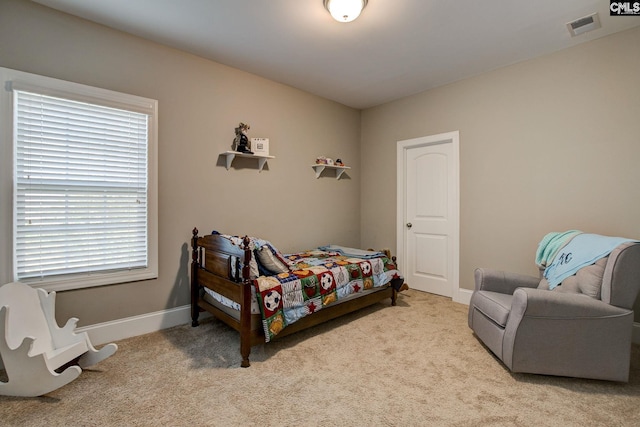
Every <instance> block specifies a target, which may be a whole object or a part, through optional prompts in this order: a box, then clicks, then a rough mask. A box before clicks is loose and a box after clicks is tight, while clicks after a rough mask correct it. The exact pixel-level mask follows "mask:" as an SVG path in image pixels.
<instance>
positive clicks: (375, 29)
mask: <svg viewBox="0 0 640 427" xmlns="http://www.w3.org/2000/svg"><path fill="white" fill-rule="evenodd" d="M34 1H36V2H37V3H41V4H43V5H46V6H49V7H52V8H55V9H58V10H61V11H64V12H67V13H70V14H73V15H77V16H80V17H83V18H86V19H89V20H91V21H95V22H98V23H101V24H104V25H106V26H109V27H113V28H116V29H119V30H122V31H125V32H128V33H131V34H135V35H137V36H140V37H144V38H146V39H150V40H154V41H156V42H159V43H162V44H165V45H168V46H172V47H175V48H178V49H182V50H184V51H187V52H191V53H194V54H196V55H200V56H202V57H205V58H210V59H212V60H214V61H216V62H219V63H222V64H226V65H229V66H232V67H235V68H238V69H241V70H245V71H248V72H250V73H254V74H257V75H260V76H263V77H265V78H268V79H270V80H274V81H277V82H281V83H284V84H287V85H290V86H293V87H296V88H299V89H302V90H305V91H307V92H310V93H313V94H316V95H319V96H322V97H325V98H328V99H332V100H335V101H337V102H340V103H342V104H345V105H348V106H350V107H354V108H367V107H371V106H375V105H379V104H382V103H385V102H388V101H392V100H394V99H398V98H402V97H405V96H407V95H412V94H415V93H418V92H422V91H424V90H427V89H430V88H434V87H437V86H441V85H444V84H447V83H451V82H454V81H457V80H460V79H464V78H467V77H471V76H474V75H478V74H481V73H485V72H487V71H490V70H494V69H496V68H499V67H502V66H505V65H509V64H513V63H516V62H519V61H523V60H526V59H530V58H533V57H536V56H540V55H544V54H547V53H550V52H554V51H557V50H560V49H564V48H567V47H570V46H574V45H576V44H579V43H582V42H585V41H589V40H593V39H595V38H599V37H603V36H606V35H609V34H612V33H615V32H618V31H622V30H625V29H629V28H631V27H635V26H639V25H640V17H637V16H628V17H619V16H613V17H612V16H609V1H608V0H369V4H368V6H367V7H366V8H365V10H364V11H363V12H362V14H361V15H360V17H359V18H358V19H357V20H356V21H354V22H351V23H346V24H345V23H338V22H335V21H334V20H333V19H332V18H331V16H330V15H329V13H328V12H327V11H326V10H325V9H324V7H323V2H322V0H102V1H98V0H91V1H89V0H34ZM594 12H598V13H599V17H600V21H601V23H602V28H600V29H597V30H594V31H592V32H589V33H585V34H582V35H579V36H576V37H571V36H570V34H569V32H568V30H567V27H566V23H567V22H570V21H573V20H576V19H578V18H582V17H584V16H586V15H590V14H592V13H594Z"/></svg>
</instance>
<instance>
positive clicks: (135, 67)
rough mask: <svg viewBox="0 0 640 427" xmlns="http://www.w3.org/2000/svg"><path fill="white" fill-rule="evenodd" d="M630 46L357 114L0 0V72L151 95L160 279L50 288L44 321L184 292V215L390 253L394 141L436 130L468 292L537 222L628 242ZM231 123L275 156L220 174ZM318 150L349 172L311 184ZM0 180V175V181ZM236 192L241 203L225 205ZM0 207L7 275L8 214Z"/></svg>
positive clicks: (632, 42)
mask: <svg viewBox="0 0 640 427" xmlns="http://www.w3.org/2000/svg"><path fill="white" fill-rule="evenodd" d="M639 45H640V29H634V30H630V31H627V32H624V33H620V34H617V35H613V36H610V37H607V38H604V39H600V40H596V41H593V42H589V43H586V44H584V45H580V46H577V47H574V48H571V49H568V50H564V51H561V52H558V53H555V54H552V55H548V56H546V57H543V58H539V59H536V60H532V61H527V62H523V63H520V64H516V65H513V66H510V67H506V68H503V69H500V70H497V71H494V72H491V73H487V74H485V75H482V76H479V77H476V78H472V79H468V80H464V81H461V82H458V83H455V84H451V85H448V86H445V87H442V88H438V89H435V90H431V91H427V92H424V93H421V94H418V95H415V96H412V97H408V98H405V99H402V100H400V101H397V102H393V103H389V104H385V105H382V106H379V107H376V108H372V109H368V110H365V111H364V112H362V114H361V113H360V112H359V111H357V110H353V109H350V108H347V107H344V106H342V105H339V104H336V103H333V102H330V101H327V100H323V99H321V98H318V97H315V96H312V95H309V94H306V93H304V92H301V91H298V90H295V89H292V88H290V87H287V86H283V85H280V84H277V83H274V82H272V81H268V80H265V79H262V78H259V77H256V76H254V75H251V74H247V73H244V72H241V71H238V70H235V69H232V68H229V67H225V66H223V65H220V64H217V63H214V62H211V61H207V60H204V59H202V58H199V57H196V56H193V55H189V54H185V53H182V52H179V51H176V50H173V49H169V48H166V47H163V46H161V45H158V44H154V43H151V42H147V41H144V40H142V39H139V38H135V37H132V36H129V35H126V34H123V33H120V32H117V31H113V30H110V29H108V28H105V27H102V26H99V25H95V24H92V23H90V22H87V21H83V20H80V19H77V18H74V17H71V16H68V15H65V14H62V13H58V12H55V11H52V10H49V9H47V8H45V7H42V6H39V5H37V4H34V3H31V2H27V1H21V0H1V1H0V66H2V67H7V68H13V69H17V70H21V71H26V72H31V73H36V74H42V75H46V76H50V77H55V78H60V79H65V80H71V81H75V82H78V83H83V84H89V85H94V86H98V87H103V88H107V89H111V90H116V91H121V92H126V93H132V94H135V95H140V96H145V97H149V98H154V99H158V100H159V118H160V120H159V167H158V170H159V212H160V214H159V253H160V254H159V257H160V258H159V261H160V275H159V278H158V279H157V280H152V281H146V282H140V283H133V284H124V285H117V286H105V287H100V288H94V289H86V290H78V291H69V292H62V293H60V294H59V297H58V318H59V319H66V318H68V317H70V316H77V317H79V318H80V319H81V321H80V324H81V325H87V324H93V323H97V322H104V321H109V320H114V319H119V318H123V317H128V316H133V315H138V314H144V313H149V312H154V311H158V310H163V309H166V308H171V307H176V306H181V305H184V304H187V303H188V261H189V254H188V241H189V237H190V230H191V229H192V228H193V227H194V226H197V227H199V228H200V229H201V230H202V231H203V232H208V231H210V230H211V229H213V228H215V229H218V230H221V231H224V232H229V233H234V234H244V233H249V234H254V235H260V236H262V237H265V238H268V239H271V240H272V241H273V242H274V243H275V244H276V245H277V246H279V247H280V248H281V249H282V250H284V251H289V250H296V249H302V248H308V247H311V246H314V245H318V244H324V243H329V242H331V243H338V244H344V245H353V246H357V245H360V246H362V247H391V248H394V247H395V242H396V235H395V224H396V222H395V221H396V219H395V215H396V207H395V197H396V166H395V164H396V159H395V156H396V142H397V141H399V140H404V139H409V138H414V137H419V136H425V135H432V134H436V133H441V132H447V131H452V130H459V131H460V156H461V159H460V166H461V193H460V195H461V228H460V235H461V238H460V244H461V258H460V261H461V263H460V267H461V269H460V280H461V287H463V288H467V289H471V288H472V287H473V283H472V277H473V269H474V268H475V267H477V266H486V267H494V268H503V269H509V270H512V271H518V272H522V273H531V274H535V268H534V264H533V257H534V254H535V248H536V245H537V243H538V241H539V240H540V238H541V237H542V236H543V235H544V234H545V233H546V232H548V231H557V230H565V229H569V228H579V229H583V230H585V231H591V232H597V233H605V234H614V235H624V236H630V237H635V238H640V221H638V218H640V198H639V197H638V190H637V185H638V183H639V182H640V168H638V160H639V159H640V141H639V135H640V121H638V117H640V102H639V100H640V85H639V84H638V80H637V79H638V75H640V50H638V49H637V46H639ZM361 116H362V117H361ZM239 121H245V122H247V123H249V124H251V131H250V136H262V137H269V138H270V139H271V141H272V154H273V155H275V156H276V157H277V158H276V159H274V160H271V161H270V162H269V166H268V169H267V170H265V171H263V172H262V173H258V172H257V170H256V168H255V165H254V164H253V163H251V162H249V161H242V162H240V163H239V164H238V166H239V167H238V168H233V169H232V170H230V171H226V169H225V168H224V167H223V166H222V160H221V159H219V158H218V154H219V153H220V152H222V151H225V150H227V149H229V148H230V144H231V141H232V139H233V128H234V127H235V126H236V125H237V123H238V122H239ZM358 142H359V144H358ZM8 143H9V142H7V141H5V140H3V141H2V144H3V146H2V147H0V148H1V152H2V154H3V155H4V154H6V152H7V146H6V144H8ZM321 154H323V155H327V156H331V157H342V158H343V159H344V160H345V161H346V162H347V163H348V164H349V165H350V166H353V169H352V170H351V171H349V173H348V175H349V177H348V179H343V180H341V181H337V182H336V181H335V179H332V178H325V179H319V180H316V179H315V176H314V174H313V171H312V170H311V168H310V166H309V165H310V164H311V162H312V161H313V159H314V158H315V157H316V156H318V155H321ZM361 165H362V168H361V167H360V166H361ZM7 176H8V175H7V173H6V171H0V178H1V179H2V185H1V186H0V191H5V192H6V188H7V183H8V181H7V180H8V179H10V175H9V178H7ZM242 198H250V202H251V203H250V204H245V206H244V207H242V206H241V199H242ZM361 198H362V203H361V202H360V199H361ZM276 200H277V201H286V203H287V204H285V205H283V206H281V205H277V204H276V203H275V201H276ZM320 200H325V203H324V206H325V207H322V204H321V203H320V202H319V201H320ZM291 203H296V204H297V206H299V207H298V208H292V207H291V206H290V204H291ZM328 203H331V206H335V208H333V207H326V206H327V204H328ZM1 209H3V210H2V212H3V215H2V217H1V219H0V232H1V233H2V236H3V239H1V240H2V242H3V243H2V244H0V282H7V281H9V280H10V279H11V273H10V268H9V263H10V259H11V246H10V244H9V245H7V242H10V239H8V238H7V236H10V231H11V225H10V220H9V219H8V218H7V215H4V212H6V210H5V207H2V208H1ZM318 223H319V224H320V227H317V228H315V229H309V228H307V226H308V225H309V224H318ZM638 311H640V310H638ZM639 319H640V315H637V317H636V320H637V321H638V320H639Z"/></svg>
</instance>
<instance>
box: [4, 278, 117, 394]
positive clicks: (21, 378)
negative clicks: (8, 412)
mask: <svg viewBox="0 0 640 427" xmlns="http://www.w3.org/2000/svg"><path fill="white" fill-rule="evenodd" d="M55 298H56V294H55V292H51V293H49V292H47V291H45V290H44V289H34V288H32V287H31V286H29V285H26V284H24V283H19V282H13V283H8V284H6V285H4V286H2V287H0V357H2V362H3V364H4V368H5V371H6V374H7V377H8V381H7V382H2V381H0V394H2V395H8V396H41V395H43V394H46V393H49V392H51V391H53V390H55V389H57V388H60V387H62V386H63V385H66V384H68V383H70V382H71V381H73V380H75V379H76V378H78V376H79V375H80V373H81V372H82V369H81V368H86V367H89V366H92V365H95V364H96V363H98V362H100V361H102V360H104V359H106V358H107V357H109V356H111V355H112V354H114V353H115V352H116V350H117V349H118V346H117V345H116V344H107V345H105V346H104V347H102V348H101V349H100V350H96V349H95V348H94V347H93V345H91V341H89V335H87V333H86V332H81V333H76V332H74V330H75V328H76V323H77V322H78V319H76V318H75V317H74V318H71V319H69V320H68V321H67V323H66V325H65V326H64V327H63V328H60V327H59V326H58V324H57V323H56V319H55ZM76 359H77V366H76V365H75V364H73V365H72V366H68V367H66V369H64V370H62V371H61V372H59V373H58V372H57V371H56V370H58V371H60V369H59V368H61V367H62V366H64V365H67V364H70V362H74V363H75V360H76Z"/></svg>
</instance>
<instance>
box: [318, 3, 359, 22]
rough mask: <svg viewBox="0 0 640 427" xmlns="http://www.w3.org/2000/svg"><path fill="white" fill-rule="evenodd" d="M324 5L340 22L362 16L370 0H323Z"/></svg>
mask: <svg viewBox="0 0 640 427" xmlns="http://www.w3.org/2000/svg"><path fill="white" fill-rule="evenodd" d="M323 1H324V7H325V9H327V10H328V11H329V13H330V14H331V16H333V19H335V20H336V21H338V22H351V21H353V20H354V19H356V18H357V17H358V16H360V12H362V9H364V7H365V6H366V5H367V3H368V0H323Z"/></svg>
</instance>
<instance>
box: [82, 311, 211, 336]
mask: <svg viewBox="0 0 640 427" xmlns="http://www.w3.org/2000/svg"><path fill="white" fill-rule="evenodd" d="M201 317H204V316H201ZM186 323H191V306H190V305H183V306H182V307H175V308H171V309H169V310H162V311H156V312H154V313H147V314H142V315H140V316H132V317H127V318H124V319H118V320H112V321H110V322H104V323H97V324H95V325H89V326H83V327H81V328H77V329H76V331H77V332H87V333H88V334H89V338H90V339H91V343H92V344H94V345H101V344H106V343H110V342H113V341H119V340H123V339H125V338H131V337H135V336H138V335H144V334H148V333H151V332H156V331H160V330H162V329H167V328H171V327H173V326H178V325H184V324H186Z"/></svg>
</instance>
